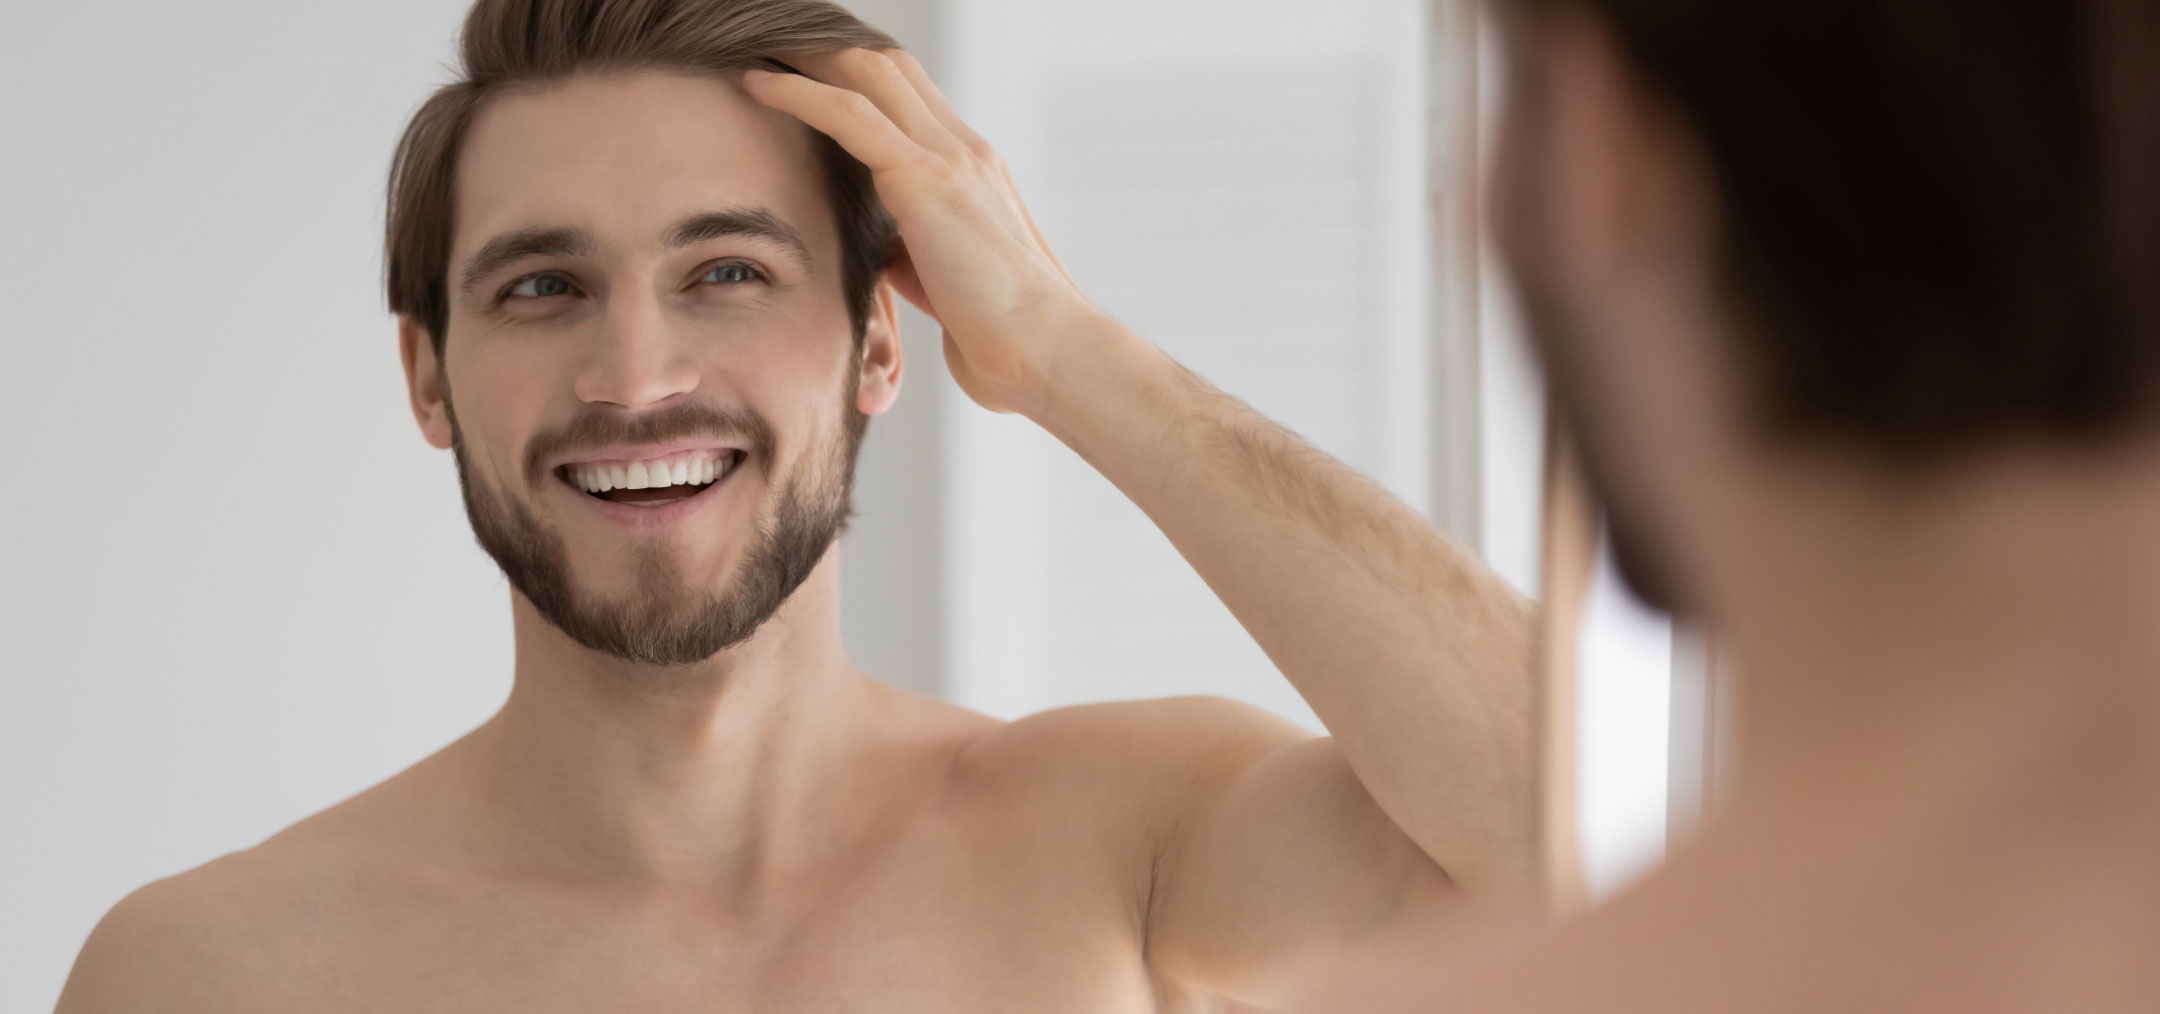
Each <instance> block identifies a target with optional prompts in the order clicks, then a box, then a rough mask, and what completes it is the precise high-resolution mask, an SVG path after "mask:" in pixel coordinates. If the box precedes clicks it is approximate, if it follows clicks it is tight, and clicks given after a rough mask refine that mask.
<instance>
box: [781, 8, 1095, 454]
mask: <svg viewBox="0 0 2160 1014" xmlns="http://www.w3.org/2000/svg"><path fill="white" fill-rule="evenodd" d="M790 60H791V61H792V62H793V63H794V65H795V66H797V67H800V68H801V69H802V70H803V72H804V74H805V75H808V76H804V75H797V74H775V73H771V72H767V71H750V72H748V73H746V74H745V75H744V78H743V87H744V89H745V90H747V91H748V92H749V93H750V95H751V97H753V98H755V99H757V100H758V101H759V102H762V103H764V104H766V105H768V106H771V107H773V108H775V109H778V110H781V111H783V112H786V113H789V114H791V115H793V116H795V117H796V118H797V119H800V120H802V121H803V122H804V123H806V124H809V125H810V126H811V127H812V128H813V129H816V130H818V131H821V132H823V133H825V134H826V135H828V136H830V137H832V138H833V140H835V141H837V142H839V144H840V146H841V147H843V148H845V149H847V151H848V152H849V153H850V154H852V155H854V156H855V157H856V158H857V159H860V160H861V161H862V163H863V164H864V165H866V166H868V167H869V168H870V171H871V174H872V177H873V178H874V179H875V181H876V183H877V190H878V196H879V198H880V199H882V200H883V201H884V203H885V206H886V208H887V209H888V210H890V211H891V212H892V215H893V218H894V219H895V220H896V221H897V222H898V223H899V226H900V237H901V241H902V243H903V249H902V251H901V253H900V254H899V256H898V258H897V259H896V261H895V263H894V264H893V266H892V268H891V270H890V273H889V275H888V277H889V278H890V279H891V280H892V281H893V283H894V285H895V287H896V288H897V289H898V290H899V291H900V294H901V295H903V296H905V297H907V299H908V301H909V302H912V303H914V304H915V305H916V306H918V307H921V308H922V310H923V312H924V313H927V314H929V315H930V316H931V317H932V318H934V319H936V320H937V321H938V323H939V324H940V325H942V326H943V327H944V329H945V361H946V364H947V365H948V366H949V367H951V369H952V374H953V378H954V379H955V380H957V381H959V383H960V387H961V389H962V390H964V391H966V392H967V394H968V396H969V397H971V398H973V399H975V401H976V402H977V403H979V404H981V405H982V406H983V407H985V408H988V409H991V410H994V411H998V412H1027V411H1029V410H1030V409H1032V408H1034V407H1036V405H1037V404H1038V403H1039V400H1040V398H1041V397H1042V394H1043V392H1044V391H1045V390H1046V388H1047V387H1048V383H1049V380H1048V378H1049V377H1050V375H1051V374H1052V373H1053V372H1054V370H1055V362H1054V357H1055V354H1056V353H1058V352H1059V349H1058V348H1057V342H1056V341H1055V339H1056V338H1057V336H1060V335H1072V334H1079V333H1084V331H1083V329H1081V328H1079V327H1077V326H1076V325H1079V324H1083V323H1084V322H1086V321H1088V320H1089V319H1091V318H1094V317H1098V316H1100V314H1099V312H1098V311H1097V310H1096V309H1095V307H1094V305H1093V304H1092V303H1090V302H1089V301H1088V299H1087V297H1086V296H1084V295H1082V294H1081V292H1080V290H1079V287H1078V286H1076V285H1074V284H1073V281H1072V277H1071V276H1070V275H1068V274H1067V273H1066V272H1065V268H1064V266H1063V265H1062V264H1060V263H1058V259H1057V256H1056V255H1055V254H1053V253H1051V252H1050V247H1049V245H1048V244H1047V243H1045V242H1044V241H1043V238H1042V232H1041V230H1039V229H1037V228H1036V226H1035V222H1034V219H1033V218H1032V217H1030V216H1029V214H1028V211H1027V207H1026V205H1025V204H1023V203H1022V202H1021V200H1020V195H1019V192H1018V190H1017V189H1015V188H1014V186H1013V182H1012V176H1011V174H1010V173H1009V172H1007V171H1006V167H1005V162H1004V160H1003V159H1002V158H1000V157H999V156H998V154H997V152H996V151H995V150H993V149H992V148H991V147H990V145H989V144H988V143H987V142H985V141H984V140H983V139H982V138H981V137H980V136H979V135H977V134H976V133H975V132H974V131H973V130H971V129H969V127H968V125H967V124H966V123H964V122H962V121H961V119H960V117H959V115H958V114H956V113H954V112H953V109H952V105H951V104H950V103H948V102H947V101H946V100H945V96H944V95H943V94H942V93H941V92H939V91H938V88H937V86H936V85H935V84H932V83H931V81H930V78H929V75H927V74H925V73H924V72H923V69H922V64H921V63H919V62H917V61H916V59H915V58H914V57H913V56H910V55H908V54H907V53H905V52H902V51H900V50H891V51H877V50H868V49H850V50H844V51H841V52H837V53H827V54H819V55H815V56H801V57H791V58H790Z"/></svg>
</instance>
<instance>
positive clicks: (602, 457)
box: [548, 437, 743, 472]
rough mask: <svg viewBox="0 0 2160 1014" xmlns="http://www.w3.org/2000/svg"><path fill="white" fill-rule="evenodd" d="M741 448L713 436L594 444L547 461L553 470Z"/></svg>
mask: <svg viewBox="0 0 2160 1014" xmlns="http://www.w3.org/2000/svg"><path fill="white" fill-rule="evenodd" d="M742 450H743V448H742V447H741V446H740V445H738V444H733V443H729V442H727V441H725V440H716V439H713V438H711V437H697V438H693V439H690V440H675V441H671V442H669V443H664V444H611V445H609V446H606V447H592V448H587V449H584V450H580V451H574V452H571V453H568V454H563V455H559V456H557V457H556V458H555V460H553V461H551V462H549V463H548V471H551V472H552V471H554V470H556V469H558V468H561V467H563V466H564V465H591V464H597V463H599V462H603V461H622V462H629V461H651V460H653V459H655V458H665V457H670V456H673V455H677V454H687V453H689V452H691V451H742Z"/></svg>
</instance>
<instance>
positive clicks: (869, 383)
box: [855, 278, 901, 415]
mask: <svg viewBox="0 0 2160 1014" xmlns="http://www.w3.org/2000/svg"><path fill="white" fill-rule="evenodd" d="M900 368H901V357H900V318H899V307H898V305H897V303H896V301H895V300H894V297H893V286H892V281H891V279H890V278H885V279H881V280H879V282H878V286H877V292H876V294H875V295H874V296H873V297H872V298H871V300H870V315H869V318H868V319H867V320H865V321H864V322H863V351H862V376H861V378H860V379H859V380H857V382H856V385H855V407H856V408H858V409H860V410H862V413H863V414H864V415H884V414H885V413H886V412H887V411H889V410H890V409H891V408H892V407H893V402H895V401H897V400H899V398H900Z"/></svg>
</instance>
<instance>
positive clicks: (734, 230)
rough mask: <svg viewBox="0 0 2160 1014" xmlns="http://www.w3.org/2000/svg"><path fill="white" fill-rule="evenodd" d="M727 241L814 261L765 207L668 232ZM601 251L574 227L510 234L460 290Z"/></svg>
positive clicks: (489, 246) (702, 218)
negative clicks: (534, 261)
mask: <svg viewBox="0 0 2160 1014" xmlns="http://www.w3.org/2000/svg"><path fill="white" fill-rule="evenodd" d="M727 236H740V237H747V238H751V239H762V240H765V241H766V242H769V243H773V244H776V245H778V246H780V247H783V248H785V249H786V250H787V251H788V252H789V253H791V254H793V255H794V256H795V257H796V259H798V260H800V261H802V262H804V263H806V264H807V263H809V261H810V246H809V244H807V243H805V242H803V238H802V233H800V232H798V231H796V229H795V227H794V226H791V225H789V224H787V223H786V222H783V221H781V220H780V218H779V216H777V215H774V214H773V213H772V212H770V211H767V210H765V209H764V208H723V209H721V210H718V211H704V212H699V213H698V214H695V215H692V216H690V217H689V218H685V219H683V220H682V221H681V222H678V223H676V225H675V227H674V228H673V229H670V230H669V231H668V234H667V245H668V246H669V247H671V248H673V247H685V246H689V245H691V244H693V243H703V242H705V241H707V240H713V239H720V238H722V237H727ZM596 246H597V244H595V243H594V242H593V238H592V234H591V233H588V232H586V231H585V230H583V229H579V228H576V227H573V226H557V227H553V228H535V229H519V230H517V231H516V232H506V233H503V234H502V235H500V236H497V237H495V238H494V239H491V240H488V241H487V242H486V243H484V244H482V245H481V247H480V249H479V250H476V251H474V252H473V255H472V256H471V257H469V258H466V260H465V267H464V269H463V270H462V271H460V272H458V290H459V291H461V292H470V291H472V290H473V289H474V288H475V287H477V286H478V285H479V284H480V282H481V280H483V279H485V278H487V277H488V276H489V275H492V274H494V273H496V272H497V271H501V270H502V269H504V268H506V267H509V266H510V265H512V264H515V263H517V262H519V261H522V260H526V259H529V258H533V257H589V256H591V255H592V252H593V250H594V249H595V248H596Z"/></svg>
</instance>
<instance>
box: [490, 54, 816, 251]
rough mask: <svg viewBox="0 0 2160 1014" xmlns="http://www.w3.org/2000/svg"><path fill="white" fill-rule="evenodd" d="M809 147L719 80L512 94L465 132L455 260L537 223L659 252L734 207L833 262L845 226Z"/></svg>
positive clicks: (667, 79) (572, 84) (620, 82)
mask: <svg viewBox="0 0 2160 1014" xmlns="http://www.w3.org/2000/svg"><path fill="white" fill-rule="evenodd" d="M811 138H812V135H811V133H810V131H809V129H808V128H807V127H804V126H803V125H802V123H801V122H799V121H797V120H795V119H794V118H793V117H790V116H788V115H787V114H785V113H781V112H778V111H776V110H773V109H769V108H767V107H765V106H762V105H760V104H758V103H757V102H756V101H754V100H752V99H751V98H750V97H749V95H747V94H746V93H744V92H743V90H742V89H741V88H740V87H738V86H737V85H736V84H734V83H733V82H732V81H729V80H723V79H721V78H719V77H717V76H708V75H697V74H685V73H675V72H667V71H641V72H636V73H620V74H607V75H599V74H580V75H576V76H573V77H571V78H569V79H567V80H565V81H562V82H558V83H554V84H550V85H547V86H545V87H542V88H535V89H516V90H512V91H509V92H507V93H505V94H502V95H498V96H495V97H494V98H493V99H491V100H490V101H489V102H488V103H487V104H486V105H485V106H484V107H483V108H482V109H481V110H480V112H479V113H478V114H477V115H476V116H475V117H474V118H473V122H472V124H471V126H470V128H469V129H468V130H467V132H466V136H465V142H464V147H463V148H462V150H461V151H460V152H459V157H458V164H457V180H456V188H457V189H456V193H457V202H456V203H457V219H456V225H455V233H454V235H453V241H452V251H453V257H454V258H462V257H463V256H464V255H465V254H466V253H468V252H470V251H471V250H472V249H473V248H475V247H477V246H478V245H480V244H481V243H484V242H486V241H487V238H488V237H489V236H493V235H497V234H500V233H503V232H507V231H510V230H514V229H525V228H533V227H555V226H576V227H580V228H583V229H586V230H588V231H590V232H591V233H592V234H593V235H594V236H595V237H596V238H597V239H598V240H599V241H600V243H601V245H602V246H603V247H649V246H655V245H657V244H658V243H659V241H660V236H661V234H662V233H663V232H664V231H666V230H667V229H668V228H670V227H671V226H673V225H674V224H675V223H676V222H678V221H680V220H681V219H682V218H683V217H685V216H686V215H690V214H695V213H699V212H704V211H709V210H713V209H716V208H730V207H762V208H765V209H767V210H770V211H771V212H772V213H773V214H774V215H776V216H778V217H779V218H781V219H782V220H783V221H786V222H788V223H790V224H792V225H794V226H795V227H796V228H797V229H798V230H799V231H801V232H802V234H803V235H804V237H805V238H806V239H807V240H808V241H809V242H810V244H811V248H812V250H813V251H817V252H819V253H820V254H822V253H824V252H825V250H826V249H827V248H829V247H830V246H832V245H834V244H836V243H837V228H836V226H835V225H834V223H833V219H832V213H831V209H830V207H829V206H828V205H827V204H826V201H825V195H824V189H823V174H822V172H821V170H820V168H819V166H818V164H817V159H816V150H815V148H814V147H813V146H812V143H811ZM819 259H820V260H825V259H826V258H825V257H823V256H821V257H820V258H819Z"/></svg>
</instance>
